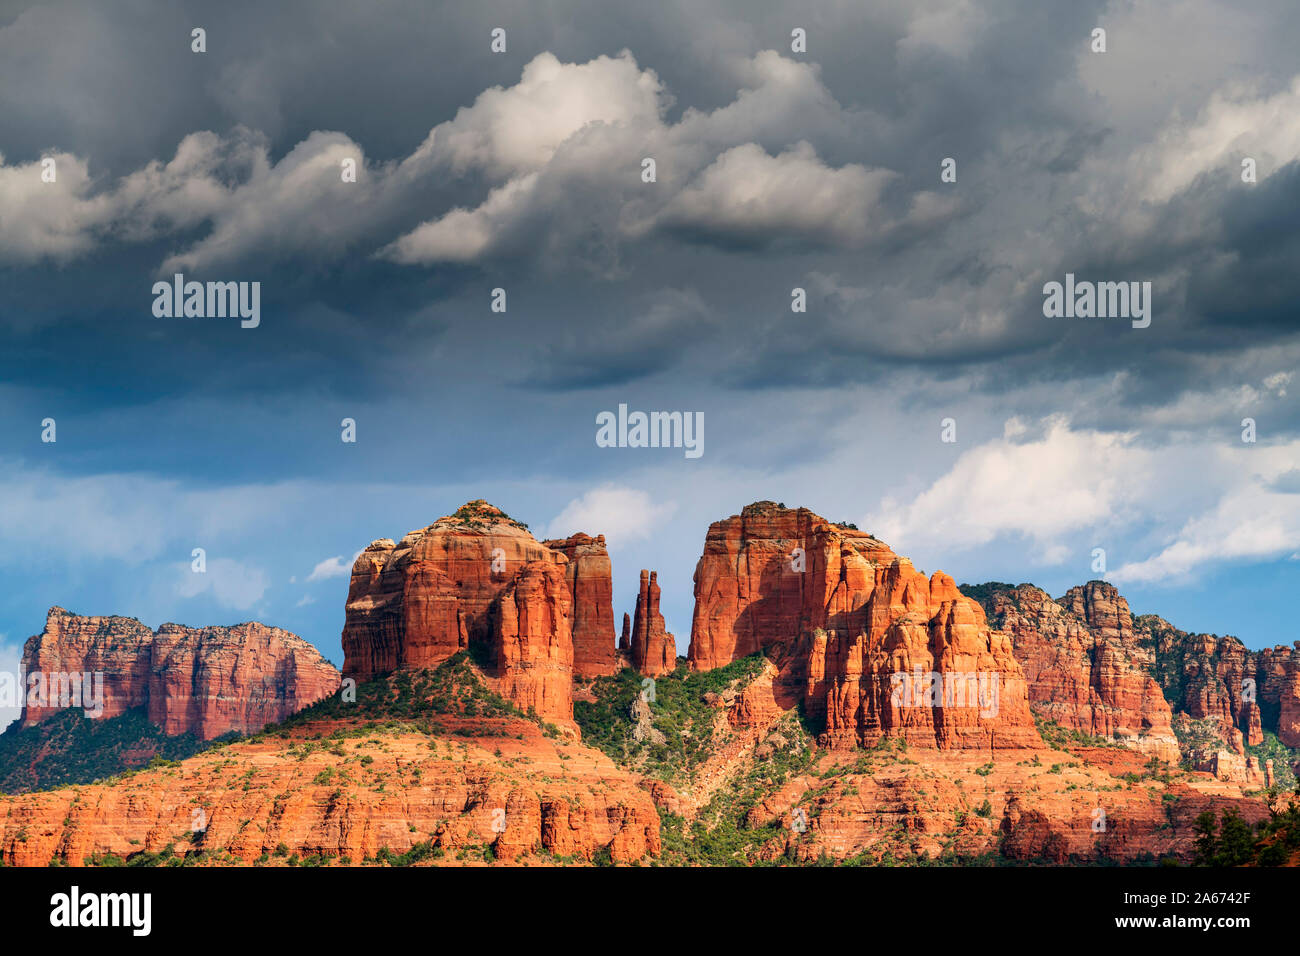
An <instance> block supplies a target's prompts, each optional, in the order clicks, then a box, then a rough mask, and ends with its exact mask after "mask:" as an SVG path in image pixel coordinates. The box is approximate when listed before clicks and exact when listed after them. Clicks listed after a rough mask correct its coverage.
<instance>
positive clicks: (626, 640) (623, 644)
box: [618, 611, 632, 651]
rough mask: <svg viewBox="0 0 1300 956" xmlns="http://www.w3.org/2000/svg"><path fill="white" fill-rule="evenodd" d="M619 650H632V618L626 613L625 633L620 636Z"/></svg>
mask: <svg viewBox="0 0 1300 956" xmlns="http://www.w3.org/2000/svg"><path fill="white" fill-rule="evenodd" d="M618 649H619V650H620V651H631V650H632V618H631V617H630V616H629V615H628V613H627V612H626V611H624V612H623V633H622V634H620V635H619V636H618Z"/></svg>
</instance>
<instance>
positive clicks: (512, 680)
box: [342, 500, 621, 733]
mask: <svg viewBox="0 0 1300 956" xmlns="http://www.w3.org/2000/svg"><path fill="white" fill-rule="evenodd" d="M342 640H343V653H344V665H343V676H344V677H351V678H355V679H356V680H358V681H365V680H369V679H371V678H374V677H378V676H381V675H384V674H389V673H392V672H394V671H398V670H415V669H420V668H432V667H437V666H438V665H439V664H441V663H442V662H443V661H445V660H447V659H448V658H450V657H451V656H452V655H453V654H455V653H457V652H458V651H462V650H474V651H475V652H476V653H478V654H479V655H480V657H481V659H483V660H485V662H486V663H487V665H488V668H487V670H488V677H489V679H490V681H491V682H492V684H493V688H494V689H495V690H497V691H498V692H500V693H501V694H502V695H503V696H504V697H506V699H507V700H510V701H511V702H512V703H514V704H516V705H517V706H518V707H520V708H521V709H522V710H525V711H530V710H531V711H532V712H534V713H536V714H537V715H538V716H539V717H541V718H543V719H545V720H548V721H552V722H554V723H556V724H557V725H559V726H560V727H562V728H564V729H565V730H567V731H569V732H571V733H576V730H577V726H576V724H574V722H573V699H572V684H573V679H574V677H575V676H576V677H580V678H593V677H601V676H608V675H610V674H613V673H615V672H616V671H617V670H619V669H620V667H621V664H620V662H619V660H618V657H617V653H616V649H615V645H614V609H613V584H612V578H611V569H610V561H609V553H608V552H607V551H606V548H605V538H604V536H603V535H601V536H597V537H591V536H589V535H586V534H581V533H579V534H574V535H572V536H571V537H569V538H567V539H563V540H550V541H545V542H542V541H538V540H536V539H535V538H534V537H533V536H532V535H531V534H530V533H529V532H528V529H527V527H526V526H524V525H523V524H521V523H520V522H518V521H515V520H513V519H512V518H510V517H508V516H507V515H506V514H505V513H504V512H503V511H501V510H500V509H499V508H496V507H494V506H492V505H490V504H488V503H487V502H485V501H482V500H478V501H471V502H468V503H467V504H465V505H464V506H463V507H462V508H460V509H459V510H458V511H457V512H456V513H455V514H453V515H449V516H446V517H443V518H439V519H438V520H437V521H435V522H434V523H433V524H431V525H429V526H428V527H426V528H423V529H421V530H418V531H412V532H410V533H409V534H407V535H406V536H405V537H404V538H402V540H401V541H399V542H396V543H394V542H393V541H392V539H390V538H382V539H380V540H377V541H374V542H372V543H371V544H370V545H369V547H367V548H366V550H365V551H363V552H362V553H361V555H360V556H358V558H357V560H356V563H355V564H354V565H353V568H352V580H351V584H350V587H349V589H348V601H347V617H346V622H345V624H344V628H343V639H342Z"/></svg>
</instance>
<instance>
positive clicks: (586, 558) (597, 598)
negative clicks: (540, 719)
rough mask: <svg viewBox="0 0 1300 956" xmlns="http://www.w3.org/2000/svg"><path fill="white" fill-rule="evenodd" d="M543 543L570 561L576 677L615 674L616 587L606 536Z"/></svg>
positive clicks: (577, 537)
mask: <svg viewBox="0 0 1300 956" xmlns="http://www.w3.org/2000/svg"><path fill="white" fill-rule="evenodd" d="M542 544H544V545H545V546H546V547H548V548H550V549H551V550H553V551H559V552H560V553H562V554H564V555H565V557H567V558H568V559H569V567H568V571H567V578H568V583H569V590H570V592H571V593H572V595H573V672H574V674H576V675H577V676H578V677H586V678H590V677H607V676H609V675H610V674H613V673H615V672H616V671H617V670H618V661H617V658H616V655H615V647H614V584H613V577H612V570H611V567H610V563H609V552H608V551H606V550H605V536H604V535H603V534H602V535H597V536H596V537H594V538H593V537H591V536H590V535H586V534H582V533H578V534H574V535H570V536H569V537H568V538H566V539H563V540H556V541H543V542H542Z"/></svg>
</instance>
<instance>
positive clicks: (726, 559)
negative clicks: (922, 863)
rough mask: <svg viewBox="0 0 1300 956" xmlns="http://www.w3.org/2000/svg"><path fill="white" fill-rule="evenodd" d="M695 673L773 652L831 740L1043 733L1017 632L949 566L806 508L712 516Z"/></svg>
mask: <svg viewBox="0 0 1300 956" xmlns="http://www.w3.org/2000/svg"><path fill="white" fill-rule="evenodd" d="M695 602H696V603H695V615H694V619H693V621H692V627H691V647H690V653H689V660H690V664H691V667H692V668H694V669H696V670H708V669H712V668H715V667H720V666H723V665H725V664H727V663H730V662H731V661H733V660H736V659H738V658H740V657H744V656H747V655H749V654H752V653H755V652H757V651H760V650H761V651H764V652H766V653H767V655H768V657H769V658H771V659H773V660H774V661H775V662H776V663H777V664H778V667H779V669H780V673H779V675H778V677H777V679H776V680H775V681H774V682H773V694H774V696H775V697H776V702H777V704H778V706H781V707H783V708H786V709H788V708H790V707H793V706H796V705H797V704H799V703H801V702H802V704H803V706H804V709H805V713H806V714H807V716H808V717H809V718H810V719H811V720H813V721H814V722H824V725H825V729H824V731H823V732H822V734H821V740H822V742H823V743H824V744H826V745H828V746H831V747H836V748H840V747H852V746H872V745H874V744H875V743H876V742H877V741H879V740H880V739H881V738H882V737H902V738H904V739H906V740H907V741H908V742H909V743H916V744H918V745H921V746H932V747H933V746H937V747H942V748H950V747H957V748H1001V747H1025V746H1033V745H1036V744H1038V743H1039V737H1038V734H1037V731H1036V730H1035V729H1034V723H1033V718H1032V716H1031V714H1030V711H1029V704H1028V698H1027V696H1026V689H1025V681H1024V675H1023V672H1022V671H1021V668H1020V665H1019V664H1018V663H1017V662H1016V660H1015V657H1014V655H1013V654H1012V650H1011V642H1010V639H1009V638H1007V637H1006V636H1005V635H1001V634H996V633H994V632H991V631H990V630H989V628H988V626H987V625H986V623H985V619H984V611H983V609H982V608H981V607H980V606H979V604H977V603H976V602H975V601H973V600H971V599H969V598H967V597H965V596H964V595H962V594H960V593H959V592H958V591H957V588H956V585H955V584H954V583H953V581H952V579H951V578H950V577H948V576H947V575H945V574H943V573H936V574H935V575H934V576H933V577H931V578H928V579H927V578H926V576H925V575H924V574H922V573H921V572H919V571H917V570H916V569H915V568H914V567H913V566H912V563H911V562H910V561H908V560H907V559H906V558H903V557H900V556H899V555H897V554H895V553H894V552H893V551H891V550H890V549H889V548H888V546H886V545H885V544H884V543H882V542H880V541H878V540H876V539H875V538H874V537H872V536H871V535H869V534H866V533H864V532H861V531H857V530H855V529H851V528H844V527H841V526H839V525H834V524H831V523H830V522H828V521H826V520H825V519H824V518H821V517H820V516H818V515H816V514H813V513H812V512H811V511H809V510H807V509H806V508H799V509H797V510H794V509H789V508H785V507H783V506H780V505H777V504H774V503H773V502H770V501H769V502H758V503H756V504H752V505H749V506H748V507H746V508H745V509H744V510H743V511H742V512H741V514H739V515H733V516H732V517H730V518H728V519H726V520H724V521H718V522H714V523H713V524H712V525H711V526H710V528H709V532H708V536H707V538H706V539H705V547H704V555H703V556H702V557H701V558H700V562H699V564H698V566H697V567H696V571H695Z"/></svg>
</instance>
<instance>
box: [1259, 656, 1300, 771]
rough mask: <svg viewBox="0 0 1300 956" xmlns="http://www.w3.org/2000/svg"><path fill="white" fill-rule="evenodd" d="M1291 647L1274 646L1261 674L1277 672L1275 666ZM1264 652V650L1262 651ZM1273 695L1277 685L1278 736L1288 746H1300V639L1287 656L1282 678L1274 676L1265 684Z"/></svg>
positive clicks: (1261, 669)
mask: <svg viewBox="0 0 1300 956" xmlns="http://www.w3.org/2000/svg"><path fill="white" fill-rule="evenodd" d="M1287 650H1290V649H1289V648H1285V647H1279V648H1274V649H1273V651H1274V655H1273V657H1272V658H1271V659H1270V660H1269V661H1268V665H1267V666H1268V670H1267V671H1265V668H1264V667H1263V666H1261V668H1260V671H1261V674H1263V673H1268V674H1272V673H1275V671H1274V670H1273V667H1274V666H1275V665H1276V663H1277V662H1278V659H1279V658H1280V657H1281V656H1282V655H1283V654H1284V653H1285V652H1286V651H1287ZM1261 653H1263V652H1261ZM1265 687H1266V688H1267V692H1268V693H1269V694H1270V695H1271V694H1272V693H1273V688H1274V687H1276V694H1277V697H1278V717H1277V736H1278V739H1279V740H1281V741H1282V743H1284V744H1286V745H1287V746H1288V747H1300V641H1297V642H1296V644H1295V649H1294V650H1292V651H1291V653H1290V655H1288V656H1287V658H1286V664H1285V665H1284V666H1283V667H1282V673H1281V677H1280V679H1277V678H1274V679H1272V680H1270V681H1269V682H1268V683H1267V684H1265Z"/></svg>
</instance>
